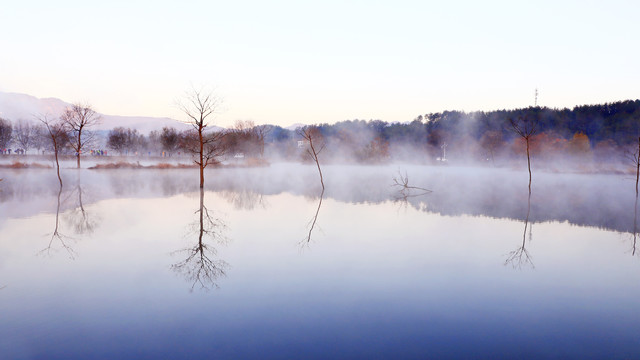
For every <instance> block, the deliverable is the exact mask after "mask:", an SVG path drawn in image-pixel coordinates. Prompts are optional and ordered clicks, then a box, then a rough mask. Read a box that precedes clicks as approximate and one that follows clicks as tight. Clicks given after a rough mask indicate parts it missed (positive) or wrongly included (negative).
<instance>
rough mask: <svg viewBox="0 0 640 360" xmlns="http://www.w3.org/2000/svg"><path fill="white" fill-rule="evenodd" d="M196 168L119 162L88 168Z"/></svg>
mask: <svg viewBox="0 0 640 360" xmlns="http://www.w3.org/2000/svg"><path fill="white" fill-rule="evenodd" d="M196 167H197V166H196V165H195V164H168V163H159V164H155V165H148V166H143V165H140V163H130V162H124V161H120V162H117V163H108V164H98V165H95V166H92V167H90V168H89V169H91V170H104V169H193V168H196Z"/></svg>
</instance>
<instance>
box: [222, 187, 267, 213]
mask: <svg viewBox="0 0 640 360" xmlns="http://www.w3.org/2000/svg"><path fill="white" fill-rule="evenodd" d="M219 194H220V196H221V197H222V198H223V199H225V200H226V201H228V202H229V203H231V204H233V207H234V208H235V209H237V210H253V209H255V208H256V207H257V206H260V207H262V208H263V209H266V207H267V205H266V203H265V201H264V195H263V194H262V193H257V192H255V191H252V190H247V189H242V190H228V191H222V192H220V193H219Z"/></svg>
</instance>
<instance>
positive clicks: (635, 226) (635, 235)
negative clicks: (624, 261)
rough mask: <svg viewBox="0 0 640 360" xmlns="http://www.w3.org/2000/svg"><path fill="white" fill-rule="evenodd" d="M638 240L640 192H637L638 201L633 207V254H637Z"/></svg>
mask: <svg viewBox="0 0 640 360" xmlns="http://www.w3.org/2000/svg"><path fill="white" fill-rule="evenodd" d="M637 240H638V194H637V193H636V203H635V207H634V209H633V246H632V247H631V256H635V255H636V243H637Z"/></svg>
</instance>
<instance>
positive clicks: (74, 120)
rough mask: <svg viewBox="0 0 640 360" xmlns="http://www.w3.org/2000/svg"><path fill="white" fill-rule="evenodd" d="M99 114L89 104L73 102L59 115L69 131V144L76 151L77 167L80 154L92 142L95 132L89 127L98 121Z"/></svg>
mask: <svg viewBox="0 0 640 360" xmlns="http://www.w3.org/2000/svg"><path fill="white" fill-rule="evenodd" d="M100 119H101V118H100V115H98V113H96V112H95V111H94V110H93V109H92V108H91V106H90V105H84V104H79V103H77V104H73V105H71V106H70V107H68V108H67V109H66V110H65V111H64V113H62V115H61V116H60V120H62V122H63V123H64V125H65V127H66V128H67V131H68V133H69V138H70V141H69V144H70V145H71V147H72V148H73V150H74V151H75V152H76V159H77V164H78V169H79V168H80V155H81V154H82V151H83V150H85V149H86V147H87V146H88V145H89V144H91V143H92V141H93V140H94V137H95V134H94V133H93V132H91V131H90V128H91V127H93V126H95V125H98V124H99V123H100Z"/></svg>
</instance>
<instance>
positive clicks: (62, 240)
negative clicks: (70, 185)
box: [40, 184, 76, 259]
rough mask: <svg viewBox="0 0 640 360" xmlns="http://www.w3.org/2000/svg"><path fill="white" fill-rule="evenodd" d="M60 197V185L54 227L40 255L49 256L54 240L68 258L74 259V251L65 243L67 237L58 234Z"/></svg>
mask: <svg viewBox="0 0 640 360" xmlns="http://www.w3.org/2000/svg"><path fill="white" fill-rule="evenodd" d="M61 196H62V184H60V190H58V204H57V207H56V225H55V227H54V229H53V234H51V239H50V240H49V245H48V246H47V247H46V248H44V249H42V250H41V251H40V253H46V254H47V255H51V250H52V247H53V243H54V240H58V241H59V242H60V245H61V246H62V248H63V249H64V250H66V251H67V253H68V254H69V257H70V258H71V259H74V258H75V255H76V253H75V251H74V250H73V249H72V248H71V247H70V246H69V245H68V244H67V243H66V242H65V239H66V238H67V236H65V235H63V234H61V233H60V204H61V201H60V197H61Z"/></svg>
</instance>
